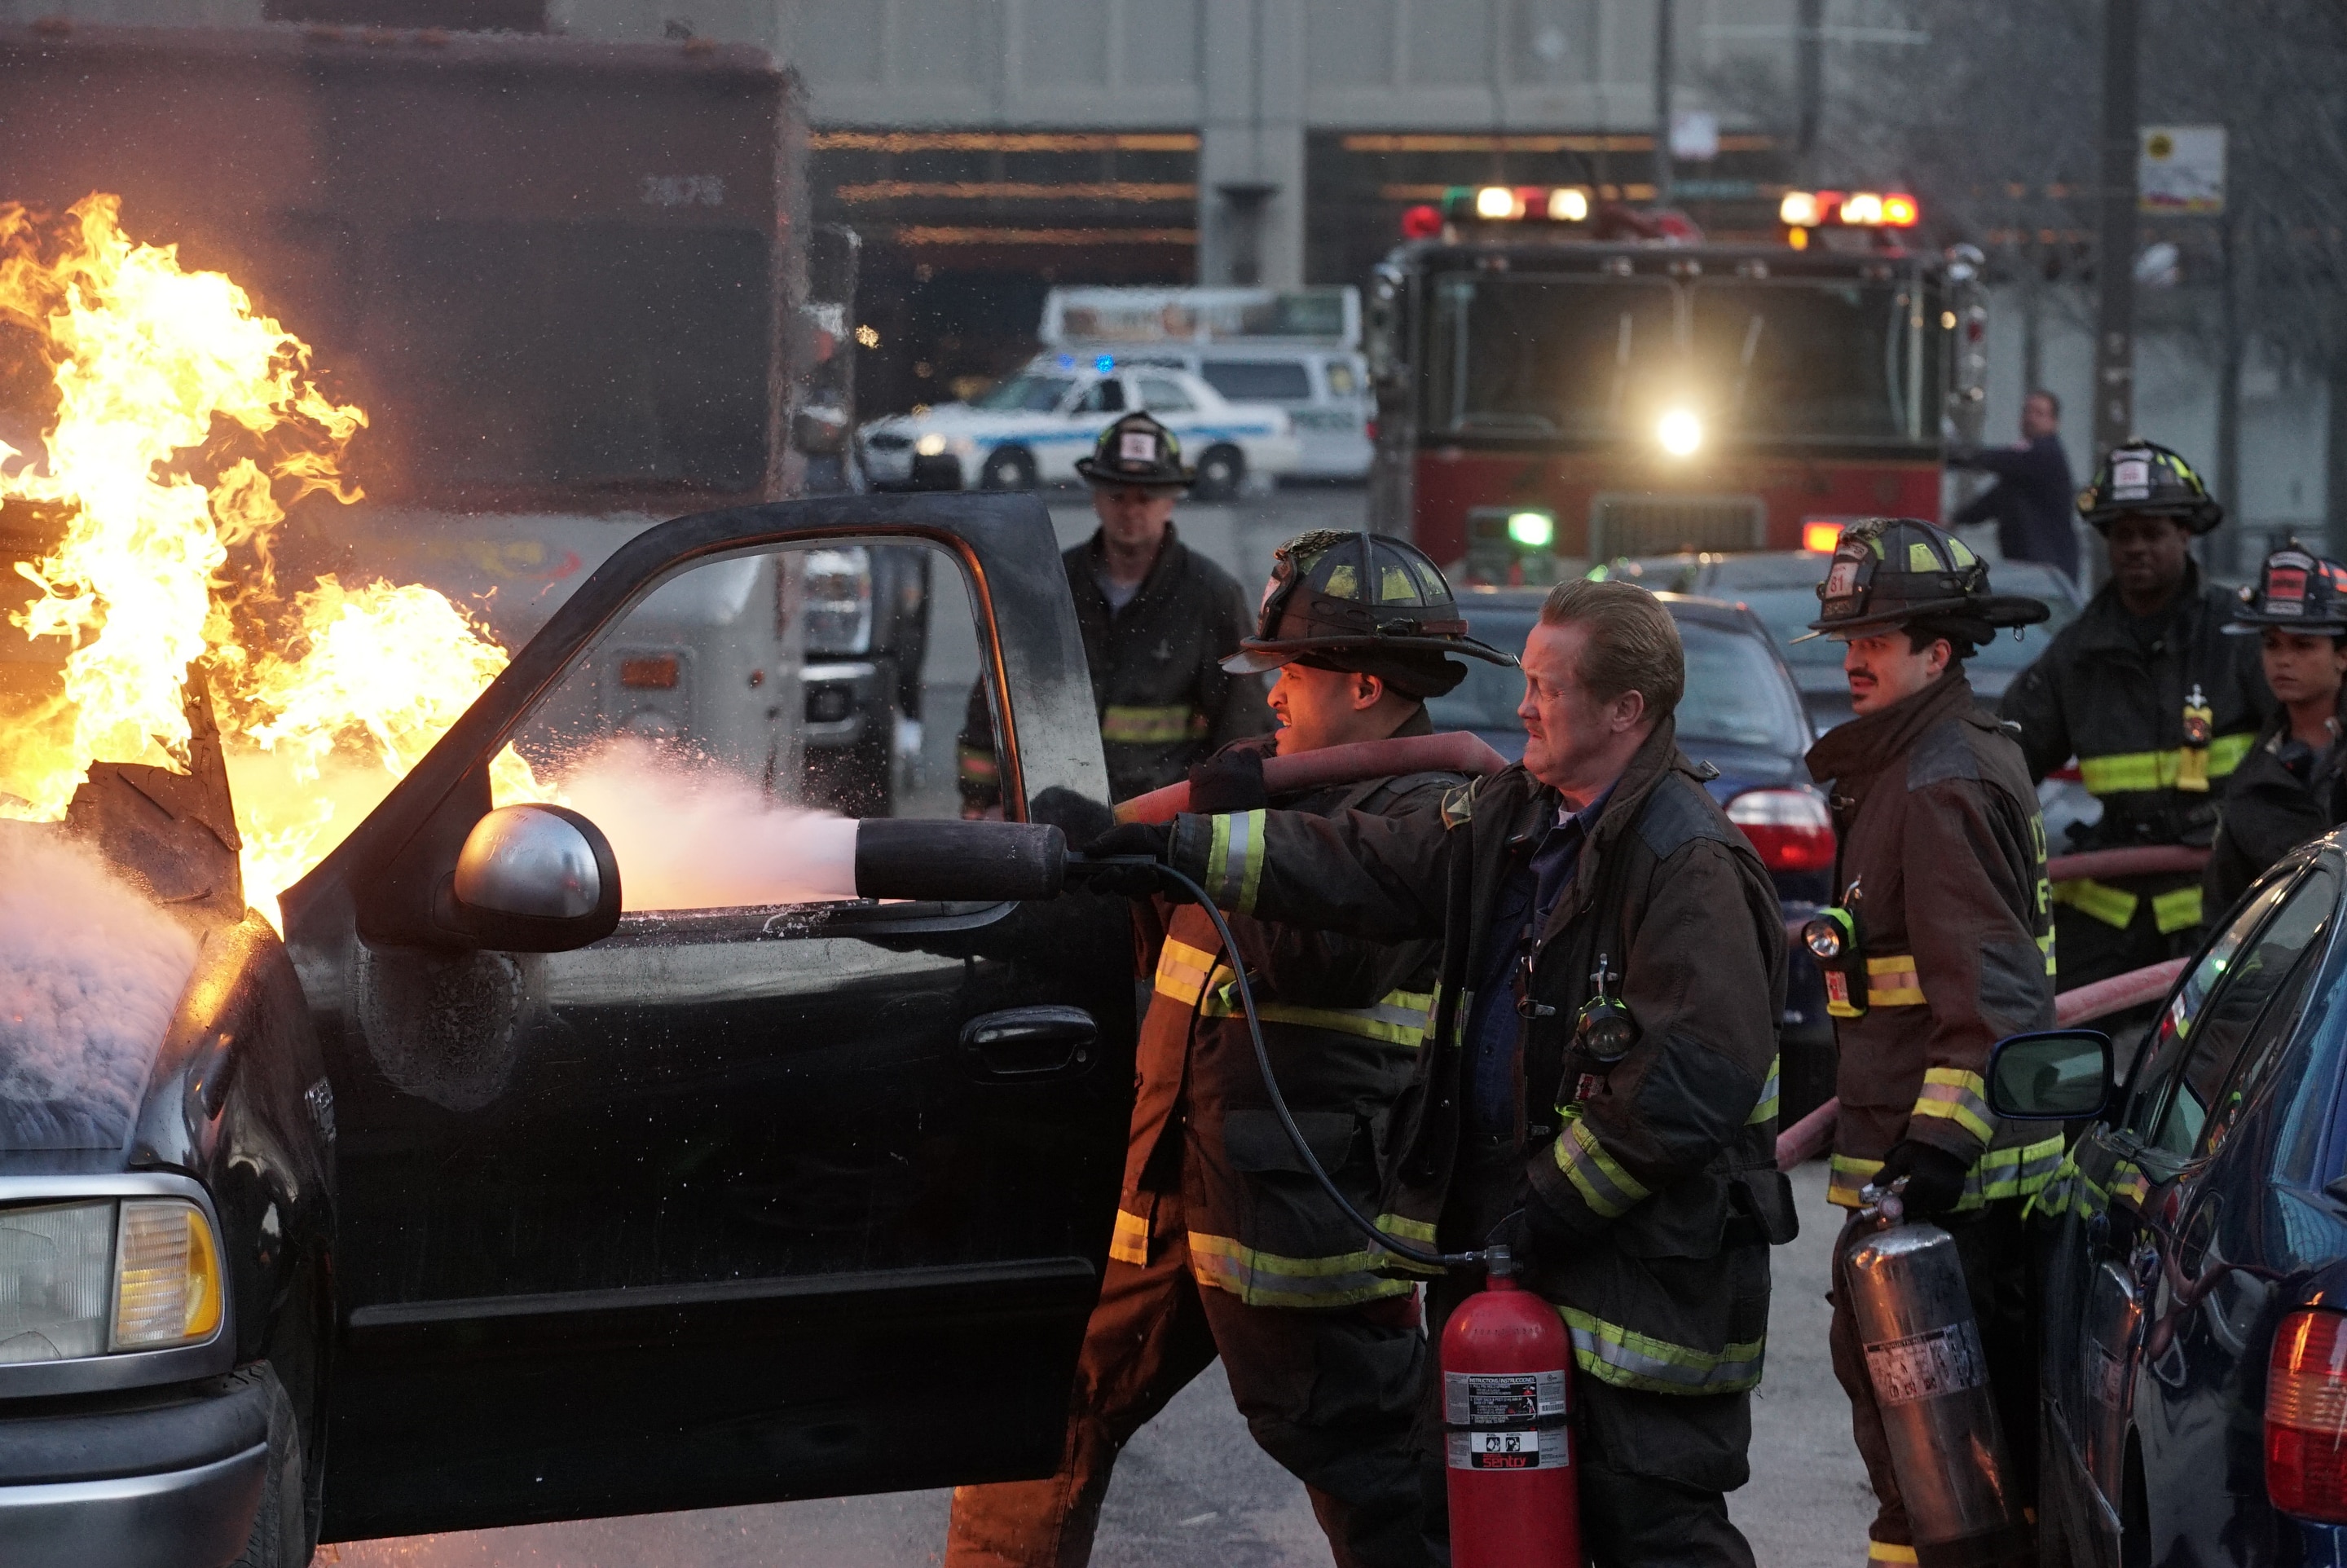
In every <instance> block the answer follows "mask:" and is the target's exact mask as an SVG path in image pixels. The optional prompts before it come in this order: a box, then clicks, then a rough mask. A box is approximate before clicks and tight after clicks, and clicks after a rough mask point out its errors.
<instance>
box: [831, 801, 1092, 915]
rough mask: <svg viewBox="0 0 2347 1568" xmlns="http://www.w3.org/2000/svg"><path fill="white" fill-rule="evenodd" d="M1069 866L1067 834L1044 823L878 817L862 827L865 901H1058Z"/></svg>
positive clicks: (860, 884) (859, 883) (859, 876)
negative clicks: (907, 819) (910, 819)
mask: <svg viewBox="0 0 2347 1568" xmlns="http://www.w3.org/2000/svg"><path fill="white" fill-rule="evenodd" d="M1067 869H1068V838H1067V835H1065V834H1063V833H1061V831H1060V830H1059V829H1058V828H1056V827H1052V826H1049V825H1044V824H1040V823H1030V822H900V821H895V820H889V819H884V818H872V819H868V820H866V821H864V822H860V823H857V824H856V897H860V898H914V899H919V900H922V901H924V902H935V903H952V902H961V901H974V902H986V903H993V902H996V901H998V900H1000V899H1004V898H1051V897H1057V896H1058V895H1059V892H1060V889H1061V885H1062V884H1064V883H1065V881H1066V880H1067Z"/></svg>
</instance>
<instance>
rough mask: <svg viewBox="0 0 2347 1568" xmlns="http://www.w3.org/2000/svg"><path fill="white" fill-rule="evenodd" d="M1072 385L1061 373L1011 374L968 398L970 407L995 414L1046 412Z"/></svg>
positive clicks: (1050, 409) (1053, 406)
mask: <svg viewBox="0 0 2347 1568" xmlns="http://www.w3.org/2000/svg"><path fill="white" fill-rule="evenodd" d="M1073 385H1075V383H1074V382H1072V381H1071V380H1069V379H1068V378H1067V377H1066V376H1064V375H1014V376H1012V377H1011V378H1010V380H1008V381H1005V382H1002V383H1000V384H997V385H995V386H993V387H991V388H989V390H988V391H987V393H986V394H985V395H983V396H980V397H974V398H972V399H970V406H971V407H973V408H986V409H991V410H993V411H994V412H995V413H998V414H1049V413H1051V411H1052V410H1053V409H1055V408H1057V407H1059V406H1060V400H1061V398H1063V397H1065V396H1067V395H1068V388H1070V387H1071V386H1073Z"/></svg>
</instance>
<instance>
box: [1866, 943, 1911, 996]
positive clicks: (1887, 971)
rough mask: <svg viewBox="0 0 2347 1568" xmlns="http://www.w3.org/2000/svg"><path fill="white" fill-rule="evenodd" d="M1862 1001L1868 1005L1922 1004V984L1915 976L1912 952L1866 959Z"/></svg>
mask: <svg viewBox="0 0 2347 1568" xmlns="http://www.w3.org/2000/svg"><path fill="white" fill-rule="evenodd" d="M1866 1000H1867V1005H1868V1006H1870V1007H1879V1008H1900V1007H1922V1005H1923V983H1922V981H1921V980H1919V979H1916V978H1915V955H1914V954H1912V953H1893V954H1891V956H1890V957H1889V958H1869V959H1867V960H1866Z"/></svg>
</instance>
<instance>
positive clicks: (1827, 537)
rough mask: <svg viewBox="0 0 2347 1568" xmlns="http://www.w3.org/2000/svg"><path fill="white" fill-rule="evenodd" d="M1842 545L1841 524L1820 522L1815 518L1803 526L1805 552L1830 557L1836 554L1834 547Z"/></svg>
mask: <svg viewBox="0 0 2347 1568" xmlns="http://www.w3.org/2000/svg"><path fill="white" fill-rule="evenodd" d="M1840 543H1841V525H1840V523H1826V522H1819V521H1818V520H1817V519H1816V518H1811V519H1809V521H1808V522H1805V523H1803V524H1802V525H1801V548H1803V549H1805V550H1811V551H1814V552H1815V553H1817V554H1819V555H1821V556H1829V555H1831V554H1833V553H1834V547H1835V546H1836V545H1839V544H1840Z"/></svg>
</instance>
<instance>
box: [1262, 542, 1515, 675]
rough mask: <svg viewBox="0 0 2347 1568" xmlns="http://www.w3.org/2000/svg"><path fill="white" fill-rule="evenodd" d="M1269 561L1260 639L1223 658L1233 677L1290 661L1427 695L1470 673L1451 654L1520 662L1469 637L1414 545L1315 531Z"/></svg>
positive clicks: (1436, 572) (1434, 570)
mask: <svg viewBox="0 0 2347 1568" xmlns="http://www.w3.org/2000/svg"><path fill="white" fill-rule="evenodd" d="M1271 559H1272V566H1271V580H1270V581H1269V582H1268V583H1266V585H1265V586H1264V590H1263V606H1262V609H1261V610H1259V611H1258V613H1257V615H1256V618H1255V635H1254V636H1253V637H1249V638H1245V639H1243V640H1242V641H1240V643H1239V651H1237V652H1235V653H1234V654H1232V655H1231V656H1230V657H1229V658H1227V659H1225V660H1224V661H1223V668H1224V669H1225V670H1227V671H1230V672H1231V673H1232V674H1234V675H1254V674H1260V673H1261V672H1263V671H1266V670H1276V669H1277V668H1279V667H1280V666H1281V665H1283V664H1287V663H1291V662H1292V663H1298V664H1303V665H1306V666H1307V667H1308V668H1311V669H1315V670H1353V671H1360V672H1361V673H1362V674H1364V675H1375V676H1377V677H1378V679H1379V680H1381V681H1383V682H1385V683H1386V684H1387V685H1389V686H1390V687H1392V688H1393V689H1394V690H1396V691H1398V692H1404V693H1406V694H1407V695H1409V696H1412V697H1417V698H1419V699H1424V698H1427V697H1440V696H1441V695H1442V694H1443V693H1444V692H1448V691H1450V689H1451V688H1452V687H1454V686H1456V685H1458V684H1459V682H1461V681H1464V680H1465V679H1466V678H1467V667H1466V666H1465V665H1463V664H1460V663H1458V662H1457V661H1454V660H1452V659H1450V658H1449V657H1448V655H1450V654H1453V653H1463V654H1466V655H1467V656H1468V657H1470V658H1472V659H1481V660H1485V661H1489V662H1491V663H1493V664H1504V665H1513V664H1514V663H1515V662H1516V661H1515V659H1514V658H1513V657H1512V656H1511V655H1509V654H1506V653H1502V652H1501V651H1499V650H1498V649H1496V648H1492V647H1491V646H1489V645H1487V644H1485V643H1481V642H1478V641H1475V639H1473V638H1471V637H1470V636H1468V635H1467V620H1466V618H1465V617H1464V616H1462V615H1460V613H1459V601H1458V600H1457V599H1456V598H1455V597H1454V596H1453V595H1452V594H1451V591H1450V581H1449V579H1446V578H1444V577H1443V575H1442V572H1441V570H1440V569H1439V568H1438V567H1436V566H1435V564H1434V562H1433V561H1432V560H1430V559H1428V557H1427V556H1426V554H1425V552H1423V551H1422V550H1420V549H1419V548H1418V547H1417V546H1415V545H1412V544H1409V543H1407V542H1405V541H1403V540H1401V539H1397V538H1391V537H1390V536H1389V535H1385V534H1372V533H1366V532H1361V533H1356V532H1350V531H1339V530H1337V529H1333V528H1317V529H1315V530H1314V531H1312V532H1311V533H1308V534H1300V535H1298V536H1297V537H1296V538H1292V539H1290V540H1288V541H1287V542H1286V544H1284V545H1282V546H1280V547H1279V548H1278V549H1276V550H1275V551H1273V552H1272V558H1271Z"/></svg>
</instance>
